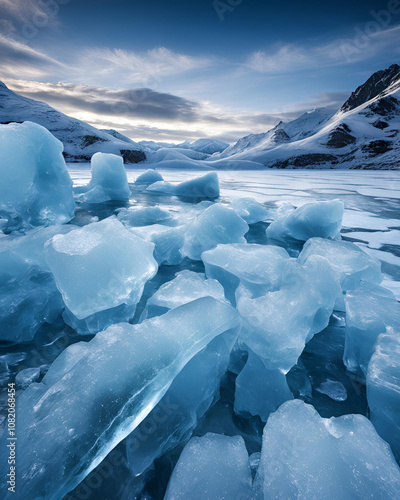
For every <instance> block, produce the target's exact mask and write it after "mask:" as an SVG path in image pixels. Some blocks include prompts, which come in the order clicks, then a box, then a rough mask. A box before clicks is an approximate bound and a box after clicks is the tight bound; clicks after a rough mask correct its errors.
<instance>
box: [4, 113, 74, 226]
mask: <svg viewBox="0 0 400 500" xmlns="http://www.w3.org/2000/svg"><path fill="white" fill-rule="evenodd" d="M62 151H63V145H62V143H61V142H60V141H59V140H58V139H56V138H55V137H54V136H53V134H51V133H50V132H49V131H48V130H47V129H45V128H44V127H41V126H40V125H37V124H36V123H30V122H25V123H22V124H18V123H12V124H10V125H0V175H1V183H0V217H1V218H2V219H7V221H8V222H5V221H4V220H3V223H2V229H3V230H4V229H7V228H8V229H13V227H15V226H18V224H21V222H22V223H25V224H32V225H34V226H38V225H51V224H64V223H65V222H68V221H70V220H71V219H72V217H73V216H74V210H75V204H74V198H73V192H72V181H71V178H70V176H69V173H68V170H67V167H66V165H65V161H64V158H63V155H62Z"/></svg>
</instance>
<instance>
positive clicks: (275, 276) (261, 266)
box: [201, 243, 289, 304]
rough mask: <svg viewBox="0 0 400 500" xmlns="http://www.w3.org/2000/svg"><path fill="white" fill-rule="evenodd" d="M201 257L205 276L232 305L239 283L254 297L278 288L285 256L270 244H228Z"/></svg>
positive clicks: (284, 251)
mask: <svg viewBox="0 0 400 500" xmlns="http://www.w3.org/2000/svg"><path fill="white" fill-rule="evenodd" d="M201 258H202V260H203V262H204V266H205V269H206V275H207V277H208V278H215V279H217V280H218V281H219V282H220V283H221V284H222V285H223V287H224V289H225V296H226V297H227V298H228V299H229V300H230V301H231V303H232V304H235V303H236V301H235V291H236V289H237V287H238V286H239V284H242V285H243V286H245V287H246V289H247V290H249V291H250V292H251V293H252V294H254V295H260V294H265V293H266V292H267V291H271V290H276V289H278V288H279V286H280V283H281V278H282V272H283V268H284V266H285V264H286V262H287V261H288V260H289V254H288V253H287V252H286V250H285V249H284V248H280V247H275V246H272V245H271V246H270V245H268V246H266V245H256V244H248V243H232V244H228V245H218V246H217V247H216V248H214V249H212V250H209V251H206V252H203V254H202V256H201Z"/></svg>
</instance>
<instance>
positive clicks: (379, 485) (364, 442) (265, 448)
mask: <svg viewBox="0 0 400 500" xmlns="http://www.w3.org/2000/svg"><path fill="white" fill-rule="evenodd" d="M399 491H400V469H399V467H398V466H397V464H396V462H395V460H394V457H393V455H392V453H391V452H390V449H389V446H388V445H387V444H386V443H385V442H384V441H383V440H382V439H381V438H380V437H379V436H378V434H377V433H376V431H375V429H374V427H373V425H372V424H371V422H370V421H369V420H368V419H366V418H365V417H364V416H362V415H344V416H342V417H338V418H330V419H328V418H321V417H320V416H319V414H318V413H317V411H316V410H315V409H314V408H313V407H312V406H311V405H307V404H305V403H303V402H302V401H300V400H294V401H289V402H287V403H284V404H283V405H282V406H281V407H280V408H279V409H278V410H277V411H276V412H275V413H273V414H272V415H270V417H269V419H268V422H267V424H266V426H265V428H264V434H263V442H262V450H261V460H260V465H259V468H258V471H257V475H256V479H255V483H254V498H257V499H267V498H277V499H282V500H283V499H285V500H286V499H292V498H296V499H299V500H308V499H310V498H316V499H317V498H318V499H324V500H340V499H343V498H349V499H350V498H358V499H361V498H362V499H375V498H382V499H383V498H386V499H395V498H398V497H399Z"/></svg>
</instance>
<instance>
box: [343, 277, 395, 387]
mask: <svg viewBox="0 0 400 500" xmlns="http://www.w3.org/2000/svg"><path fill="white" fill-rule="evenodd" d="M345 304H346V342H345V350H344V355H343V361H344V364H345V365H346V367H347V369H348V370H349V371H350V372H352V373H354V374H355V375H356V376H357V377H358V378H360V380H361V381H362V382H364V380H365V377H366V375H367V370H368V363H369V360H370V358H371V356H372V354H373V352H374V346H375V342H376V340H377V338H378V335H379V334H381V333H385V332H386V331H387V330H388V329H390V328H392V329H393V330H394V331H396V332H399V331H400V304H399V303H398V302H397V300H396V299H395V297H394V295H393V294H392V292H390V291H389V290H387V289H386V288H383V287H381V286H378V285H373V284H369V283H363V284H362V285H361V286H360V287H359V288H357V289H356V290H353V291H350V292H347V294H346V296H345Z"/></svg>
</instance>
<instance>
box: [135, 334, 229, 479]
mask: <svg viewBox="0 0 400 500" xmlns="http://www.w3.org/2000/svg"><path fill="white" fill-rule="evenodd" d="M237 333H238V332H237V329H234V330H232V331H228V332H226V333H224V334H223V335H219V336H218V337H217V338H215V339H214V340H213V341H212V342H210V343H209V344H208V346H207V347H206V348H204V349H203V350H202V351H200V352H199V353H198V354H196V356H194V357H193V358H192V359H191V360H190V361H189V363H188V364H187V365H186V366H185V367H184V368H183V370H182V371H181V372H180V373H179V375H178V376H177V377H176V378H175V380H174V381H173V382H172V384H171V387H170V388H169V389H168V391H167V392H166V394H165V396H164V397H163V398H162V399H161V401H160V402H159V403H158V405H157V406H156V407H155V408H154V409H153V410H152V411H151V412H150V413H149V415H148V416H147V417H146V418H145V419H144V420H143V422H141V424H140V425H139V426H138V427H137V428H136V429H135V430H134V431H133V432H132V433H131V434H130V435H129V436H128V438H127V439H126V452H127V457H128V464H129V468H130V470H131V471H132V473H133V474H135V475H136V474H141V473H142V472H143V471H144V470H145V469H146V468H147V467H149V466H150V465H151V464H152V462H153V461H154V460H155V459H156V458H158V457H159V456H161V455H163V454H164V453H166V452H168V451H169V450H172V449H173V448H175V447H176V446H178V445H179V444H181V443H185V442H186V441H187V440H188V439H189V438H190V436H191V434H192V432H193V430H194V428H195V427H196V425H197V423H198V421H199V419H201V418H202V417H204V414H205V413H206V412H207V410H208V409H209V408H210V406H211V405H212V404H213V403H215V401H216V400H217V399H218V396H219V387H220V383H221V377H222V376H223V375H224V373H225V371H226V369H227V367H228V363H229V356H230V352H231V349H232V346H233V344H234V342H235V340H236V338H237Z"/></svg>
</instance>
